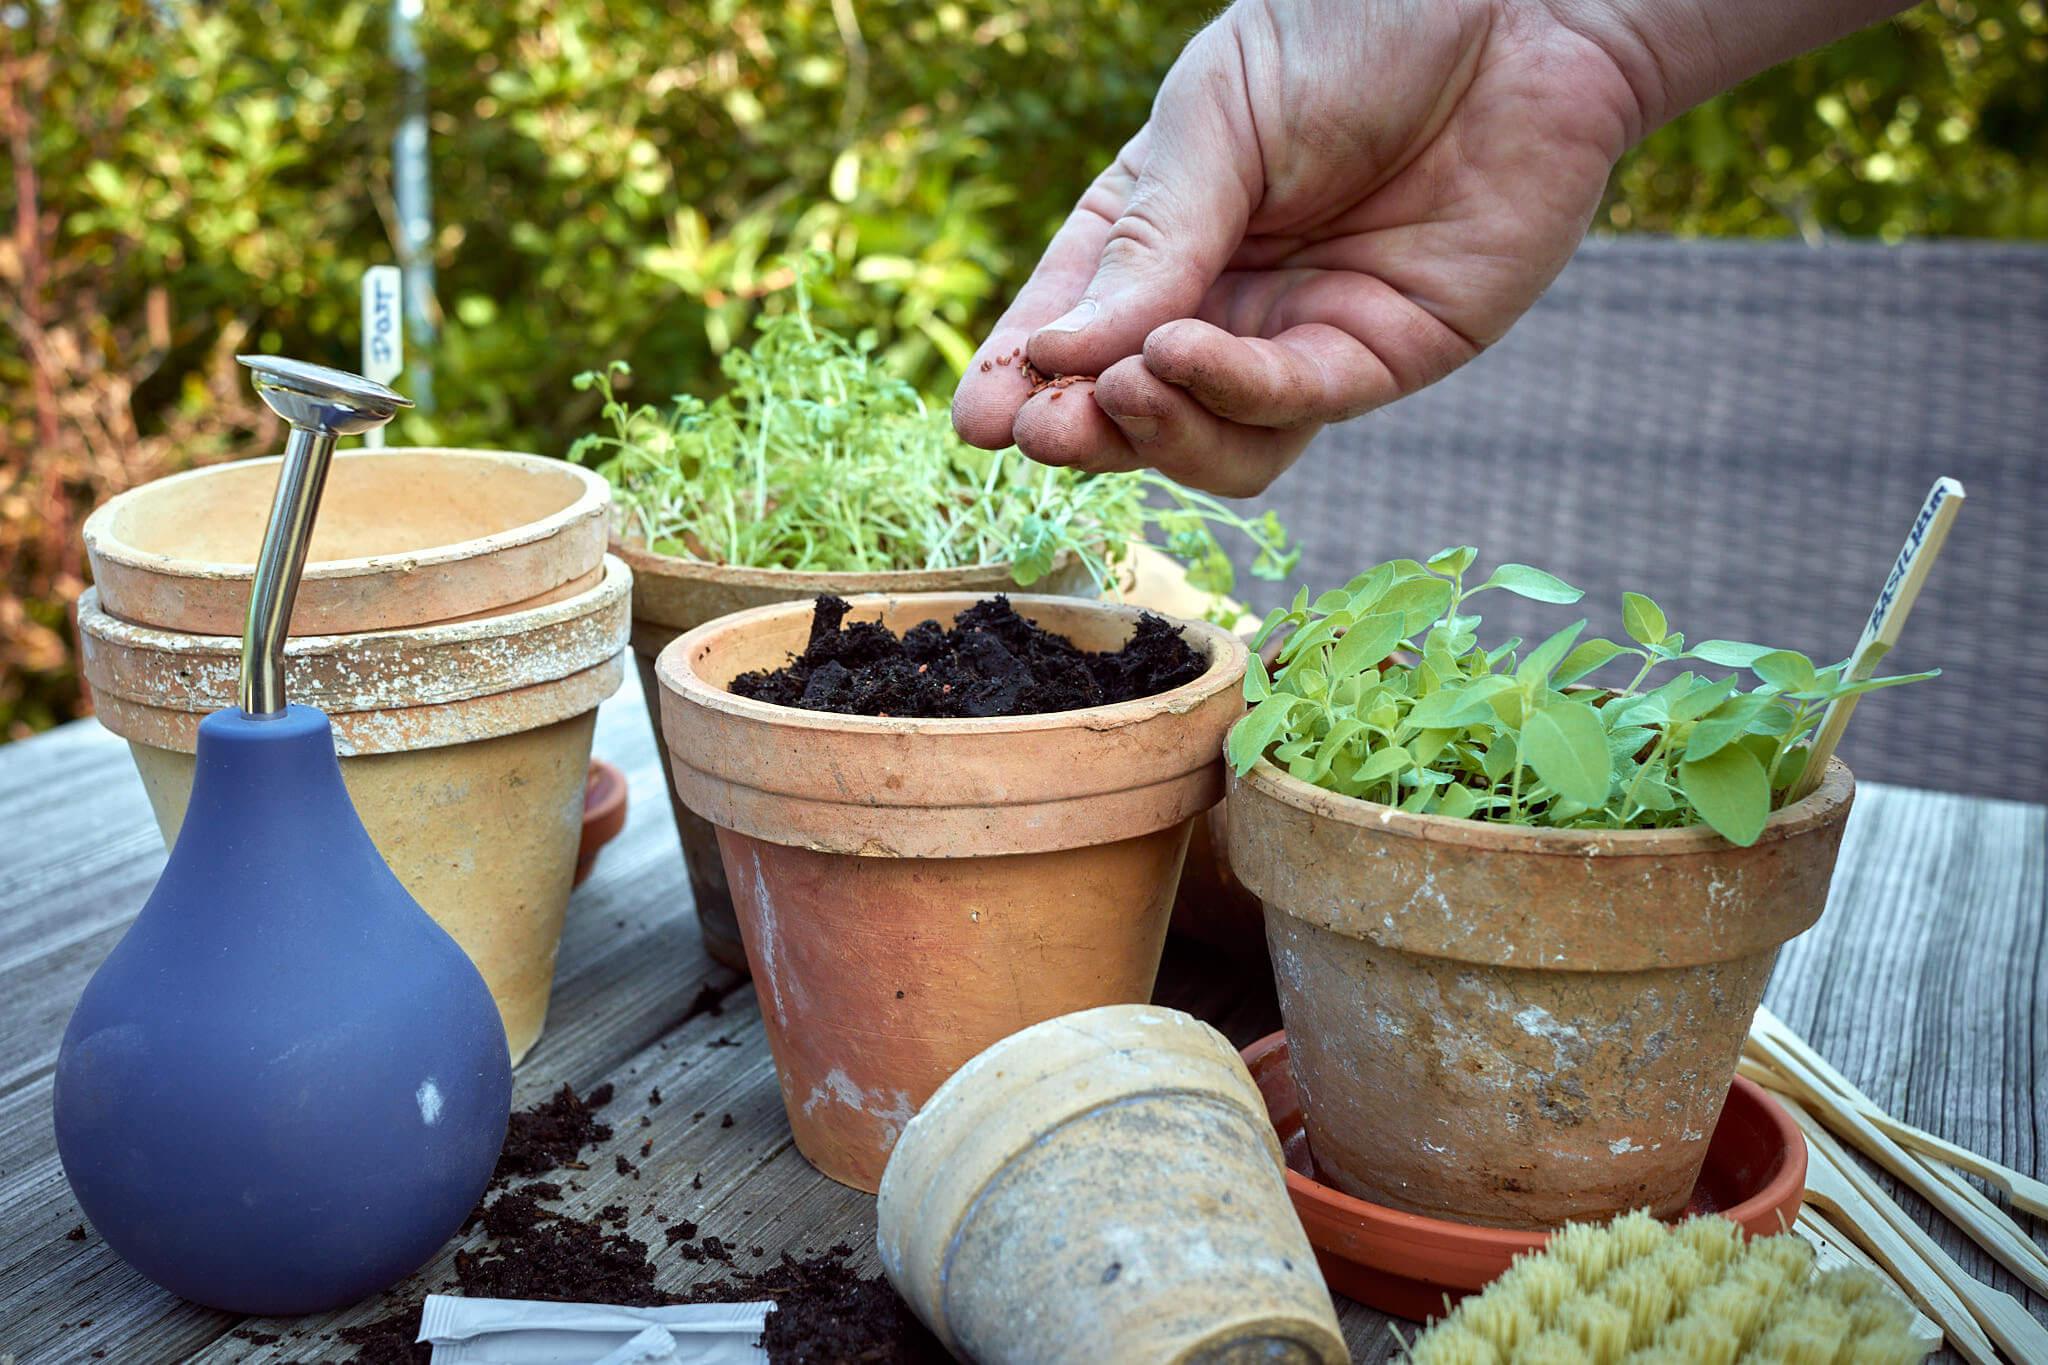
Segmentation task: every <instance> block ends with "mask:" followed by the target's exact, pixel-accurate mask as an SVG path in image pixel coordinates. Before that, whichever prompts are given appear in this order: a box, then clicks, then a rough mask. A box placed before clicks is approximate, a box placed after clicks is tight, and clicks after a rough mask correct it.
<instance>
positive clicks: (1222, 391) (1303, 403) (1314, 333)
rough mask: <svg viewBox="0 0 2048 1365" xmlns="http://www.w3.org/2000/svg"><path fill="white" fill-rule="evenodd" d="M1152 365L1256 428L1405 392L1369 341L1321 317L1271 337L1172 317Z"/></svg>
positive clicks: (1212, 407) (1360, 406) (1324, 415)
mask: <svg viewBox="0 0 2048 1365" xmlns="http://www.w3.org/2000/svg"><path fill="white" fill-rule="evenodd" d="M1145 364H1146V366H1147V368H1148V369H1149V370H1150V371H1151V372H1152V374H1153V375H1154V376H1156V377H1157V378H1158V379H1160V380H1161V381H1163V382H1164V383H1166V384H1169V385H1172V386H1174V387H1175V388H1178V389H1181V390H1183V391H1185V392H1186V393H1187V394H1188V395H1189V396H1190V397H1191V398H1192V399H1193V400H1194V401H1196V402H1198V403H1200V404H1201V405H1202V406H1203V407H1205V408H1207V409H1208V410H1209V411H1210V412H1213V413H1215V414H1216V415H1217V416H1218V417H1222V418H1226V419H1228V420H1229V421H1232V422H1240V423H1244V424H1246V425H1248V426H1255V427H1296V426H1301V425H1303V424H1305V423H1316V424H1322V423H1328V422H1340V421H1343V420H1344V419H1346V418H1348V417H1356V416H1358V415H1359V414H1360V413H1365V412H1370V411H1372V410H1373V409H1374V408H1377V407H1380V406H1382V405H1384V404H1386V403H1390V402H1392V401H1393V400H1394V399H1395V398H1397V397H1399V396H1400V393H1401V386H1400V383H1399V381H1397V380H1396V379H1395V378H1394V375H1393V373H1392V372H1391V371H1389V370H1388V368H1387V367H1386V365H1385V364H1383V363H1382V362H1381V361H1380V359H1379V357H1378V356H1376V355H1374V354H1373V352H1372V351H1371V350H1370V349H1369V348H1367V346H1366V345H1365V344H1364V343H1363V342H1361V341H1360V340H1359V339H1358V338H1356V337H1353V336H1350V335H1348V334H1346V333H1344V332H1342V331H1339V330H1338V329H1337V328H1335V327H1331V326H1327V325H1325V324H1321V323H1316V324H1311V325H1309V326H1305V327H1293V328H1289V329H1288V330H1287V331H1285V332H1282V333H1281V334H1280V335H1278V336H1276V337H1272V338H1270V339H1269V338H1266V337H1239V336H1232V335H1231V334H1230V333H1229V332H1226V331H1224V330H1223V329H1222V328H1220V327H1216V326H1212V325H1211V324H1209V323H1206V322H1201V321H1197V320H1195V319H1192V318H1190V319H1187V320H1185V321H1182V322H1172V323H1168V324H1167V325H1166V326H1164V327H1161V328H1160V329H1159V330H1158V331H1156V332H1154V333H1153V334H1152V335H1151V336H1150V337H1148V338H1146V340H1145Z"/></svg>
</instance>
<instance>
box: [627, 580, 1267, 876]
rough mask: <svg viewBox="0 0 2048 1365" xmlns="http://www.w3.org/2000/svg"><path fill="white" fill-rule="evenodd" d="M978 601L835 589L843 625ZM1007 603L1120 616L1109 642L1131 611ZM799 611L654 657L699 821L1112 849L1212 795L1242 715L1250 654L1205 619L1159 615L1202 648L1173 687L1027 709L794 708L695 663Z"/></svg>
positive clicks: (748, 621) (764, 614) (864, 835)
mask: <svg viewBox="0 0 2048 1365" xmlns="http://www.w3.org/2000/svg"><path fill="white" fill-rule="evenodd" d="M988 596H989V594H988V593H985V592H974V593H869V594H861V595H858V596H853V597H849V598H848V599H847V601H848V604H849V611H848V614H847V619H849V620H855V621H858V620H873V619H878V618H880V617H882V616H883V615H885V614H889V613H891V612H900V613H902V614H904V615H905V616H913V615H914V619H915V620H927V619H943V620H947V621H951V620H952V619H954V618H955V617H956V616H957V615H958V614H959V613H960V612H961V611H963V610H965V609H966V608H968V607H970V606H972V605H974V604H975V603H977V602H981V601H984V600H986V599H987V597H988ZM1007 596H1008V597H1009V600H1010V603H1011V605H1012V606H1013V607H1015V608H1016V609H1017V611H1018V612H1019V613H1020V614H1021V615H1024V616H1026V617H1027V618H1039V617H1049V618H1051V619H1053V620H1055V621H1057V620H1058V618H1060V617H1062V616H1072V615H1101V616H1105V617H1109V618H1113V619H1116V620H1118V621H1121V622H1124V623H1126V624H1127V628H1126V630H1125V632H1124V633H1125V635H1126V636H1128V634H1129V632H1130V631H1131V630H1135V629H1136V626H1137V622H1138V618H1139V617H1140V616H1141V615H1143V614H1145V613H1144V612H1143V610H1142V609H1141V608H1138V607H1130V606H1124V605H1122V604H1118V603H1109V602H1099V601H1091V600H1088V599H1085V598H1074V597H1053V596H1045V595H1040V594H1034V593H1010V594H1007ZM811 611H812V604H811V603H810V602H809V601H806V600H798V601H794V602H780V603H774V604H771V605H769V606H763V607H755V608H752V609H750V610H747V611H742V612H735V613H734V614H732V615H730V616H724V617H720V618H719V619H718V620H715V621H711V622H708V623H707V624H705V625H702V626H699V627H697V628H696V629H695V630H692V631H689V632H687V633H685V634H683V635H681V636H679V637H678V638H677V639H676V640H675V641H673V642H672V643H671V644H670V645H669V646H668V647H667V648H666V649H664V650H663V651H662V652H661V655H660V657H659V658H658V659H657V660H656V661H655V673H656V676H657V678H658V679H659V681H660V685H661V690H662V698H661V705H662V728H663V733H664V734H665V736H666V737H667V741H668V746H669V760H670V765H671V769H672V772H673V775H674V778H675V790H676V794H677V796H678V797H679V798H680V799H681V800H682V801H683V803H684V804H685V805H686V806H688V807H689V808H690V809H692V810H695V811H698V812H699V813H701V814H702V815H703V816H704V817H705V818H706V819H708V820H710V821H711V822H712V823H713V824H717V825H722V826H724V827H726V828H728V829H733V830H737V831H738V832H740V833H742V834H747V835H751V836H753V837H755V838H759V839H766V840H768V841H769V842H771V843H780V844H793V845H797V846H800V847H806V848H812V849H816V850H819V851H821V852H833V853H865V854H873V855H876V856H883V857H892V856H893V857H923V858H948V857H978V856H984V855H987V854H994V853H1040V852H1047V851H1051V850H1054V849H1061V848H1076V847H1084V846H1087V845H1090V844H1097V843H1111V842H1114V841H1116V840H1119V839H1126V838H1131V837H1133V836H1136V835H1139V834H1147V833H1151V832H1152V831H1154V830H1159V829H1164V828H1167V827H1169V826H1171V825H1175V824H1178V823H1180V822H1181V821H1182V820H1186V819H1189V818H1191V817H1193V816H1194V815H1196V814H1197V813H1199V812H1201V811H1204V810H1207V809H1208V808H1209V807H1210V806H1212V805H1214V804H1215V803H1216V801H1217V800H1218V799H1219V798H1220V797H1221V796H1222V792H1223V772H1222V741H1223V735H1224V734H1225V733H1226V732H1227V730H1228V727H1229V726H1230V724H1232V723H1233V722H1234V721H1235V720H1236V718H1237V717H1238V716H1239V715H1241V714H1242V713H1243V710H1244V703H1243V700H1242V698H1241V695H1240V685H1241V683H1242V680H1243V677H1244V670H1245V665H1246V662H1247V660H1248V658H1249V653H1248V651H1247V650H1246V648H1245V644H1244V641H1242V640H1241V639H1239V638H1238V637H1237V636H1235V635H1233V634H1231V633H1230V632H1229V631H1227V630H1224V629H1223V628H1221V627H1220V626H1215V625H1211V624H1209V623H1208V622H1206V621H1188V620H1182V619H1179V618H1175V617H1168V618H1166V619H1167V620H1169V621H1170V622H1172V624H1174V625H1176V626H1178V627H1179V628H1180V629H1181V630H1182V632H1183V634H1184V635H1185V637H1186V638H1187V639H1188V640H1189V642H1190V643H1191V644H1194V645H1196V646H1197V647H1198V648H1202V649H1204V650H1205V651H1206V652H1207V654H1208V660H1209V661H1208V666H1207V667H1206V668H1205V669H1204V670H1203V671H1202V674H1201V675H1200V676H1199V677H1197V678H1195V679H1194V680H1192V681H1190V682H1187V683H1184V684H1182V685H1181V686H1179V687H1176V688H1173V689H1171V690H1169V691H1166V692H1161V693H1158V694H1156V695H1154V696H1150V697H1140V698H1138V699H1136V700H1134V701H1127V702H1119V703H1116V704H1114V705H1110V706H1096V707H1087V708H1084V709H1081V710H1075V711H1052V712H1046V713H1043V714H1040V715H1032V716H1001V717H993V718H988V719H937V720H924V719H911V718H905V717H898V716H847V715H839V714H837V713H832V712H824V711H806V710H802V709H800V708H797V707H787V706H776V705H772V704H770V703H768V702H761V701H753V700H750V699H748V698H746V697H740V696H735V695H734V694H733V693H731V692H729V691H727V690H726V688H725V687H724V685H723V684H721V683H713V682H711V681H710V680H709V679H708V678H707V677H706V676H705V674H704V673H703V672H701V671H700V668H701V666H702V665H703V663H704V662H705V661H706V660H707V659H710V658H713V657H716V656H717V655H718V654H720V653H721V652H722V651H723V650H726V649H730V648H731V647H732V644H733V642H734V641H735V640H737V639H738V638H740V637H742V636H746V635H749V634H752V633H755V632H759V631H762V630H764V629H765V630H775V629H783V628H794V627H796V626H797V624H798V623H800V622H801V623H807V622H808V621H809V619H810V615H811ZM1152 614H1154V615H1156V614H1157V613H1152ZM1055 628H1057V627H1055ZM1062 736H1064V737H1066V741H1065V742H1064V743H1062V741H1061V737H1062Z"/></svg>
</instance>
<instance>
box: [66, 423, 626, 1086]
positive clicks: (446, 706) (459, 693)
mask: <svg viewBox="0 0 2048 1365" xmlns="http://www.w3.org/2000/svg"><path fill="white" fill-rule="evenodd" d="M277 470H278V461H277V460H275V459H270V460H249V461H243V462H240V463H235V464H227V465H219V466H214V467H211V468H207V469H201V470H195V471H193V472H191V473H188V474H182V475H178V476H175V477H173V478H169V479H164V480H161V481H159V482H157V483H153V484H149V485H147V486H145V487H142V488H138V489H135V490H133V491H131V492H129V493H125V494H123V495H122V496H120V497H118V498H115V499H114V500H113V501H111V502H109V503H108V504H106V505H105V506H104V507H102V508H100V509H99V510H98V511H97V512H95V513H94V514H93V516H92V518H91V519H90V520H89V521H88V522H87V524H86V529H85V536H86V545H87V549H88V551H89V553H90V555H91V560H92V567H93V576H94V579H95V583H96V586H95V588H94V589H93V590H91V591H89V592H87V593H86V594H85V596H84V597H83V598H82V599H81V601H80V604H79V635H80V640H81V645H82V654H83V657H84V665H85V675H86V679H87V681H88V682H89V683H90V684H91V687H92V691H93V697H94V701H95V704H96V706H97V709H98V712H99V716H100V720H101V721H102V723H103V724H105V725H106V726H107V728H108V729H110V730H112V731H113V732H114V733H116V734H118V735H120V736H122V737H123V738H125V739H127V740H128V741H129V745H130V747H131V749H132V750H133V752H134V755H135V762H136V766H137V768H138V769H139V770H140V771H141V774H142V778H143V782H144V784H145V785H146V786H147V788H148V790H149V796H150V801H151V804H152V806H153V807H154V809H155V811H156V816H157V823H158V825H159V826H160V827H161V829H162V831H163V835H164V838H165V841H166V843H168V842H170V841H171V840H173V839H174V838H175V837H176V835H177V832H178V827H179V824H180V822H181V821H182V819H183V816H184V811H185V803H186V799H187V797H188V796H189V795H190V791H191V784H192V765H193V759H192V754H193V749H194V747H195V742H196V736H197V733H198V725H199V721H200V719H201V718H202V717H203V716H205V715H206V714H208V713H209V712H212V711H216V710H219V709H221V708H223V707H227V706H231V705H233V704H235V699H236V683H237V679H238V677H239V673H240V656H241V638H240V637H241V632H242V625H243V615H244V612H245V611H246V608H247V603H248V593H249V583H250V579H251V575H252V571H253V562H254V559H255V553H256V547H257V544H258V542H259V540H260V538H261V535H262V528H263V524H264V520H265V517H266V514H267V512H268V509H269V504H270V498H271V493H272V490H273V489H274V487H275V485H276V481H277ZM610 500H611V499H610V492H609V490H608V488H607V487H606V485H605V484H604V482H603V480H601V479H599V478H597V477H596V476H595V475H593V474H590V473H589V472H587V471H585V470H581V469H578V468H576V467H575V466H573V465H570V464H566V463H563V462H561V461H558V460H550V459H542V458H539V457H537V456H529V455H514V454H504V453H498V452H488V451H473V450H446V449H428V448H419V449H391V450H385V451H355V452H348V453H344V454H342V455H340V456H338V457H337V458H336V460H335V462H334V466H333V470H332V473H331V474H330V476H329V483H328V487H327V490H326V495H325V498H324V500H323V502H322V506H321V511H320V519H319V523H318V526H317V528H316V530H315V533H314V536H313V543H312V552H311V562H309V563H308V565H307V567H306V571H305V576H304V579H303V581H302V583H301V585H300V589H299V593H298V598H297V606H296V609H295V611H294V613H293V617H292V625H291V635H292V639H291V641H290V643H289V645H288V646H287V649H286V665H287V671H288V676H289V686H290V692H291V696H292V698H293V700H295V701H300V702H304V703H306V704H308V705H311V706H315V707H318V708H319V709H320V710H322V711H325V712H326V713H327V714H328V716H329V718H330V719H331V721H332V723H333V726H334V737H335V744H336V748H337V749H338V750H339V752H340V754H341V769H342V776H343V779H344V780H345V781H346V783H347V784H348V788H349V794H350V796H351V797H352V798H353V799H354V801H355V804H356V808H357V810H358V811H359V812H360V813H361V814H362V817H363V823H364V825H365V826H366V827H367V828H368V830H369V832H370V836H371V838H372V839H373V840H375V842H376V844H377V847H378V849H379V851H380V852H382V853H383V854H384V857H385V859H386V861H388V862H389V863H390V864H391V867H392V870H393V871H394V872H395V873H396V874H397V875H398V878H399V880H400V881H402V882H403V883H404V884H405V886H406V888H407V890H409V891H411V892H412V894H413V896H414V897H415V898H416V899H418V900H419V902H420V904H421V905H422V906H424V907H425V908H426V910H427V911H428V913H430V914H431V915H433V916H434V918H435V919H436V920H437V921H439V922H440V924H441V925H442V927H443V928H445V929H447V930H448V932H449V933H450V934H452V935H453V936H454V937H455V939H456V941H457V942H459V943H460V944H461V945H462V946H463V948H464V949H465V950H466V951H467V952H468V953H469V955H470V957H471V958H472V959H473V960H474V961H475V962H476V964H477V966H478V968H479V969H480V970H481V971H482V973H483V976H484V979H485V981H486V982H487V983H488V984H489V986H490V988H491V993H492V995H493V996H494V997H495V998H496V1000H497V1002H498V1008H499V1011H500V1013H501V1014H502V1016H503V1018H504V1023H505V1030H506V1035H507V1039H508V1043H509V1046H510V1049H511V1052H512V1056H513V1060H514V1061H517V1060H519V1059H520V1058H521V1057H523V1056H524V1055H525V1053H526V1052H527V1050H528V1049H529V1048H531V1047H532V1046H533V1044H534V1041H535V1040H536V1039H537V1038H538V1037H539V1036H540V1032H541V1025H542V1022H543V1020H544V1019H545V1016H546V1014H547V1003H548V993H549V989H550V987H551V985H552V982H553V976H554V958H555V948H556V944H557V942H558V940H559V938H560V935H561V928H562V920H563V915H564V912H565V910H566V908H567V905H568V897H569V888H570V882H571V878H572V877H573V875H574V872H575V867H576V858H577V850H578V844H579V841H580V836H581V824H582V815H583V802H584V785H585V776H586V772H587V770H588V765H589V760H590V739H591V732H592V729H593V726H594V724H595V720H596V709H597V705H598V703H599V702H601V701H603V700H604V699H605V698H606V697H608V696H610V695H611V694H612V693H613V692H614V691H616V690H617V689H618V686H619V684H620V682H621V680H622V678H623V676H624V675H623V670H624V666H625V659H624V653H625V645H626V640H627V632H628V626H629V610H630V608H629V598H630V593H631V584H632V574H631V572H630V570H628V569H627V567H626V566H625V565H624V564H623V563H621V562H620V561H619V560H618V559H616V558H613V557H612V556H610V555H607V554H606V553H605V541H606V536H607V532H608V523H609V508H610Z"/></svg>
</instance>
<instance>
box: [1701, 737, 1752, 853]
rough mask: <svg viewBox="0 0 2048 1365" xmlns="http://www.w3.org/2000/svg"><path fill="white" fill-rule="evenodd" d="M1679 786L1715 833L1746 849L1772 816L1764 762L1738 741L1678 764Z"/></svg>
mask: <svg viewBox="0 0 2048 1365" xmlns="http://www.w3.org/2000/svg"><path fill="white" fill-rule="evenodd" d="M1678 789H1679V790H1680V791H1682V792H1684V793H1685V799H1686V800H1687V801H1689V802H1691V803H1692V808H1693V809H1694V810H1696V811H1698V812H1699V816H1700V819H1702V820H1704V821H1706V823H1707V824H1709V825H1711V826H1712V827H1713V828H1714V832H1715V833H1717V834H1719V835H1720V836H1721V837H1722V838H1724V839H1726V840H1727V841H1728V842H1729V843H1731V844H1739V845H1741V846H1743V847H1745V848H1747V847H1748V846H1749V845H1751V844H1753V843H1755V842H1756V840H1757V836H1758V835H1759V834H1762V833H1763V829H1764V821H1766V820H1768V819H1769V818H1770V815H1771V784H1770V782H1769V780H1768V779H1767V778H1766V777H1765V776H1764V767H1763V764H1761V763H1759V762H1757V761H1756V755H1754V754H1752V753H1751V752H1750V751H1749V750H1747V749H1745V748H1743V747H1742V746H1741V745H1740V744H1730V745H1728V746H1726V747H1724V748H1722V749H1718V750H1716V751H1715V752H1714V753H1713V754H1712V755H1711V756H1709V757H1707V758H1703V759H1700V760H1698V761H1697V762H1694V761H1690V760H1688V761H1686V762H1684V763H1680V764H1679V765H1678Z"/></svg>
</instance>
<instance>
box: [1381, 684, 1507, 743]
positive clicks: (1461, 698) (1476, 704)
mask: <svg viewBox="0 0 2048 1365" xmlns="http://www.w3.org/2000/svg"><path fill="white" fill-rule="evenodd" d="M1513 686H1514V683H1512V682H1510V681H1509V680H1508V679H1506V678H1503V677H1500V676H1499V675H1497V674H1490V675H1488V676H1487V677H1484V678H1478V679H1475V680H1473V681H1472V682H1469V683H1453V684H1452V685H1451V686H1449V687H1440V688H1438V689H1437V690H1436V691H1434V692H1432V693H1430V694H1429V695H1428V696H1426V697H1424V698H1423V699H1422V700H1421V701H1419V702H1417V703H1415V708H1414V709H1413V710H1412V711H1410V712H1409V713H1408V718H1407V719H1408V723H1409V724H1410V725H1413V726H1415V727H1416V728H1417V729H1419V730H1446V729H1449V730H1455V729H1461V728H1463V727H1464V726H1467V725H1476V724H1477V723H1479V722H1480V721H1482V720H1491V719H1492V718H1493V705H1492V702H1493V698H1494V697H1496V696H1498V695H1499V694H1500V693H1502V692H1505V691H1507V690H1508V689H1509V688H1511V687H1513Z"/></svg>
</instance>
